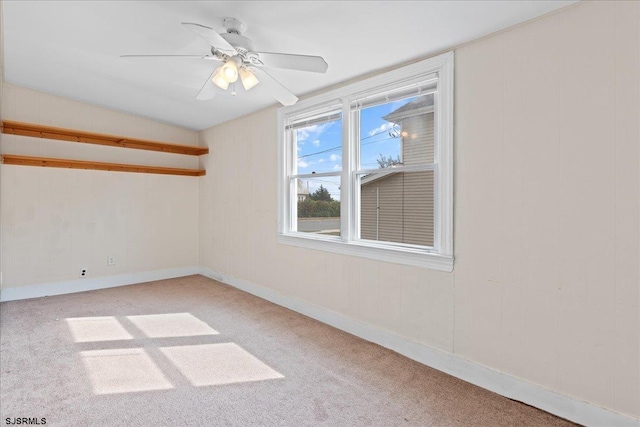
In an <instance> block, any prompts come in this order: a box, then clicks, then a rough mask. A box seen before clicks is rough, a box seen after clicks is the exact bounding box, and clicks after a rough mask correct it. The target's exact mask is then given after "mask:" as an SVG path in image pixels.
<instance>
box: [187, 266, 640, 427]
mask: <svg viewBox="0 0 640 427" xmlns="http://www.w3.org/2000/svg"><path fill="white" fill-rule="evenodd" d="M200 274H202V275H203V276H206V277H209V278H211V279H214V280H217V281H219V282H222V283H226V284H227V285H231V286H233V287H235V288H238V289H240V290H243V291H245V292H248V293H250V294H253V295H256V296H258V297H260V298H263V299H265V300H267V301H270V302H272V303H275V304H278V305H280V306H283V307H286V308H289V309H291V310H293V311H296V312H298V313H301V314H304V315H305V316H309V317H311V318H313V319H316V320H319V321H321V322H323V323H326V324H328V325H331V326H333V327H335V328H338V329H341V330H343V331H346V332H349V333H350V334H353V335H355V336H358V337H360V338H363V339H365V340H367V341H371V342H374V343H376V344H379V345H381V346H383V347H386V348H388V349H391V350H393V351H396V352H398V353H400V354H402V355H404V356H406V357H408V358H410V359H413V360H416V361H418V362H420V363H423V364H425V365H427V366H430V367H432V368H435V369H437V370H439V371H442V372H446V373H447V374H450V375H453V376H454V377H457V378H460V379H462V380H464V381H467V382H470V383H472V384H475V385H477V386H479V387H482V388H485V389H487V390H491V391H493V392H494V393H498V394H500V395H502V396H505V397H507V398H509V399H513V400H517V401H520V402H524V403H526V404H527V405H531V406H534V407H536V408H540V409H542V410H544V411H547V412H550V413H552V414H554V415H557V416H559V417H562V418H566V419H568V420H571V421H573V422H576V423H579V424H583V425H585V426H602V427H605V426H606V427H638V426H639V425H640V422H639V420H637V419H634V418H631V417H628V416H625V415H622V414H619V413H617V412H613V411H610V410H608V409H605V408H601V407H599V406H596V405H594V404H591V403H588V402H584V401H581V400H578V399H576V398H572V397H569V396H566V395H562V394H559V393H556V392H554V391H552V390H550V389H548V388H545V387H542V386H539V385H536V384H533V383H530V382H528V381H525V380H523V379H521V378H517V377H514V376H511V375H509V374H506V373H504V372H500V371H496V370H494V369H490V368H487V367H486V366H483V365H479V364H477V363H474V362H472V361H470V360H467V359H463V358H461V357H459V356H456V355H454V354H451V353H447V352H444V351H441V350H438V349H435V348H433V347H429V346H427V345H425V344H420V343H417V342H415V341H411V340H408V339H406V338H404V337H402V336H400V335H397V334H394V333H392V332H389V331H385V330H382V329H378V328H376V327H374V326H372V325H369V324H366V323H363V322H360V321H358V320H354V319H352V318H349V317H346V316H344V315H342V314H339V313H335V312H332V311H330V310H327V309H325V308H322V307H319V306H315V305H313V304H309V303H307V302H304V301H302V300H299V299H297V298H293V297H290V296H287V295H283V294H280V293H278V292H276V291H273V290H271V289H268V288H265V287H262V286H259V285H256V284H254V283H251V282H247V281H245V280H242V279H238V278H235V277H230V276H227V275H225V274H222V273H219V272H217V271H214V270H212V269H210V268H207V267H200Z"/></svg>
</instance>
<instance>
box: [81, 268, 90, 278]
mask: <svg viewBox="0 0 640 427" xmlns="http://www.w3.org/2000/svg"><path fill="white" fill-rule="evenodd" d="M88 275H89V269H88V268H81V269H80V277H87V276H88Z"/></svg>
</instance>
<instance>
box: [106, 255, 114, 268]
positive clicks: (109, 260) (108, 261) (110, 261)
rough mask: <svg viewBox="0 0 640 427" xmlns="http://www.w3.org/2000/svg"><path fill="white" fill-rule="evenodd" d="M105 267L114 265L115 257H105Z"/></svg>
mask: <svg viewBox="0 0 640 427" xmlns="http://www.w3.org/2000/svg"><path fill="white" fill-rule="evenodd" d="M107 265H110V266H111V265H116V257H114V256H113V255H109V256H108V257H107Z"/></svg>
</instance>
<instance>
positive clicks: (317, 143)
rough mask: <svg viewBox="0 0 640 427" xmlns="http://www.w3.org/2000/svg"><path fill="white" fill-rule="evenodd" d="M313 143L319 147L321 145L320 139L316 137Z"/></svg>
mask: <svg viewBox="0 0 640 427" xmlns="http://www.w3.org/2000/svg"><path fill="white" fill-rule="evenodd" d="M312 144H313V145H314V146H316V147H319V146H320V140H319V139H315V140H314V141H313V142H312Z"/></svg>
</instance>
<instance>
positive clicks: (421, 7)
mask: <svg viewBox="0 0 640 427" xmlns="http://www.w3.org/2000/svg"><path fill="white" fill-rule="evenodd" d="M573 2H574V1H469V2H467V1H431V2H428V1H413V2H408V1H407V2H405V1H378V2H364V1H336V2H321V1H315V2H314V1H304V2H301V1H296V2H294V1H282V2H276V1H261V2H244V1H220V2H190V1H175V2H172V1H138V2H124V1H105V2H97V1H86V2H85V1H42V2H38V1H4V2H3V14H4V22H3V31H4V43H5V53H4V55H5V56H4V60H5V80H6V81H7V82H9V83H14V84H17V85H20V86H25V87H28V88H33V89H36V90H40V91H45V92H50V93H54V94H57V95H62V96H65V97H69V98H73V99H78V100H81V101H85V102H88V103H91V104H96V105H102V106H105V107H109V108H113V109H116V110H121V111H126V112H129V113H134V114H137V115H141V116H146V117H151V118H153V119H156V120H161V121H164V122H168V123H172V124H175V125H179V126H182V127H185V128H189V129H194V130H201V129H205V128H207V127H210V126H213V125H216V124H219V123H222V122H225V121H227V120H231V119H233V118H236V117H240V116H243V115H245V114H248V113H251V112H253V111H257V110H259V109H262V108H264V107H266V106H269V105H273V104H274V103H275V101H274V99H273V98H272V97H271V96H270V95H269V94H268V93H267V92H266V91H264V90H263V89H264V86H263V87H261V85H258V86H256V87H255V88H254V89H252V90H251V91H250V92H246V93H245V92H244V91H243V90H242V88H240V90H239V91H238V95H237V96H236V97H231V96H230V94H229V93H228V92H224V93H219V94H218V96H216V98H214V99H212V100H209V101H198V100H196V99H195V96H196V94H197V92H198V90H199V89H200V87H201V86H202V84H203V82H204V81H205V80H206V79H207V78H208V76H209V75H210V74H211V72H212V71H213V69H214V68H215V67H216V66H217V65H219V63H217V62H215V61H203V60H199V59H177V60H176V59H174V60H166V59H153V60H151V59H149V60H132V59H123V58H119V55H123V54H207V53H209V46H208V45H207V43H206V42H205V41H204V40H202V39H200V38H198V37H197V36H195V35H194V34H192V33H191V32H189V31H188V30H187V29H185V28H183V27H182V26H181V25H180V23H181V22H196V23H200V24H203V25H207V26H210V27H212V28H215V29H217V30H218V31H219V32H223V31H224V29H223V27H222V18H223V17H235V18H238V19H240V20H242V21H244V22H245V23H246V24H247V26H248V30H247V31H246V33H245V34H244V35H246V36H247V37H249V38H251V39H252V40H253V41H254V42H255V45H256V50H258V51H267V52H285V53H300V54H307V55H320V56H323V57H324V58H325V59H326V61H327V62H328V63H329V70H328V71H327V73H326V74H316V73H305V72H300V71H290V70H277V69H271V74H272V75H273V76H274V77H275V78H277V79H278V80H279V81H280V82H281V83H282V84H283V85H284V86H286V87H287V88H288V89H289V90H291V91H292V92H293V93H294V94H296V95H298V96H300V95H303V94H305V93H309V92H312V91H316V90H318V89H321V88H323V87H327V86H330V85H333V84H336V83H339V82H342V81H345V80H348V79H351V78H354V77H357V76H359V75H362V74H366V73H370V72H372V71H374V70H377V69H382V68H387V67H390V66H393V65H395V64H399V63H402V62H406V61H409V60H411V59H415V58H421V57H425V56H427V55H429V54H432V53H435V52H437V51H440V50H443V49H447V48H450V47H453V46H455V45H458V44H460V43H464V42H466V41H470V40H473V39H476V38H478V37H481V36H484V35H486V34H490V33H492V32H495V31H498V30H500V29H503V28H506V27H509V26H511V25H514V24H517V23H519V22H522V21H525V20H528V19H531V18H535V17H537V16H539V15H542V14H544V13H547V12H550V11H552V10H555V9H558V8H561V7H564V6H566V5H568V4H570V3H573Z"/></svg>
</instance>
